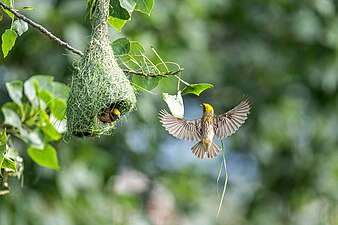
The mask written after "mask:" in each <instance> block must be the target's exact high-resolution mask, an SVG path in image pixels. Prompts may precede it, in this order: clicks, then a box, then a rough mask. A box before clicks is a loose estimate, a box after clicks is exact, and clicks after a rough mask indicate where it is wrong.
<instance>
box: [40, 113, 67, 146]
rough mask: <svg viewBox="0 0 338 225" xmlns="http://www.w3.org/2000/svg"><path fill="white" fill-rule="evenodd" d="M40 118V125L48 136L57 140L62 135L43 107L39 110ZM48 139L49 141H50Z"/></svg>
mask: <svg viewBox="0 0 338 225" xmlns="http://www.w3.org/2000/svg"><path fill="white" fill-rule="evenodd" d="M39 116H40V120H39V121H38V125H37V126H38V127H40V129H41V130H42V131H43V133H44V135H45V136H46V138H48V139H49V140H53V141H57V140H60V138H61V137H62V136H61V134H60V133H59V132H58V131H57V130H56V128H55V127H54V125H53V124H52V123H51V122H50V119H49V116H48V114H47V113H46V111H45V110H43V109H41V110H40V112H39ZM49 140H48V141H49Z"/></svg>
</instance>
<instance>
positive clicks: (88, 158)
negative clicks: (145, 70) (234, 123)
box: [0, 0, 338, 225]
mask: <svg viewBox="0 0 338 225" xmlns="http://www.w3.org/2000/svg"><path fill="white" fill-rule="evenodd" d="M23 4H24V5H25V6H27V5H29V6H32V7H36V8H37V10H35V11H27V12H24V14H25V15H27V16H28V17H30V18H32V19H34V20H35V21H38V22H39V23H41V24H43V25H44V26H45V27H47V28H48V29H49V30H51V31H52V32H53V33H54V34H56V35H57V36H59V37H61V38H62V39H64V40H66V41H67V42H69V43H70V44H71V45H72V46H74V47H76V48H78V49H81V50H84V49H85V46H86V43H87V42H88V41H89V35H90V26H89V22H88V18H86V14H85V13H86V12H85V4H86V1H85V0H72V1H67V0H59V1H58V0H34V1H33V0H27V1H20V0H17V1H16V5H17V8H20V5H23ZM337 10H338V4H337V2H336V1H334V0H307V1H305V0H302V1H294V0H209V1H204V0H180V1H179V0H171V1H164V0H156V1H155V6H154V9H153V12H152V14H151V17H150V18H148V17H147V16H145V15H142V14H140V13H137V12H134V14H133V19H132V21H131V22H128V23H127V24H126V26H125V27H124V29H123V30H122V32H121V33H118V32H117V31H115V30H113V29H111V30H110V31H111V32H110V38H111V40H112V41H113V40H115V39H116V38H119V37H128V38H129V39H130V40H136V41H140V42H141V43H142V44H143V45H144V46H145V48H146V51H148V52H149V53H151V49H150V46H154V47H155V49H156V50H157V51H158V52H159V54H160V55H161V56H162V58H163V59H164V60H167V61H175V62H177V63H179V64H180V65H181V66H182V67H184V68H185V70H184V72H183V78H184V79H186V80H187V81H189V82H191V83H197V82H208V83H212V84H214V88H213V89H210V90H207V91H205V92H204V93H203V94H202V95H201V96H200V97H194V96H185V97H184V101H185V104H186V108H185V112H186V117H187V118H188V119H192V118H197V117H199V116H200V115H201V108H200V107H199V104H200V103H202V102H208V103H210V104H212V105H213V106H214V107H215V110H216V113H219V114H220V113H223V112H225V111H226V110H228V109H230V108H231V107H233V106H235V105H236V104H238V103H239V102H240V100H241V99H242V97H243V95H244V94H247V95H249V96H250V97H251V100H252V105H253V107H252V112H251V114H250V116H249V119H248V121H247V122H246V123H245V124H244V126H243V127H242V128H241V129H240V130H239V131H238V132H237V133H236V134H235V135H234V136H231V137H230V138H227V139H226V140H225V147H226V149H225V150H226V151H225V154H226V158H227V162H228V172H229V184H228V188H227V192H226V195H225V199H224V204H223V207H222V210H221V213H220V215H219V217H218V218H216V212H217V208H218V204H219V199H218V197H217V186H216V178H217V174H218V170H219V167H220V165H221V160H222V159H221V156H219V157H217V158H214V159H206V160H199V159H198V158H196V157H195V156H194V155H192V154H191V152H190V148H191V146H192V145H193V142H185V141H181V140H177V139H175V138H173V137H171V136H170V135H169V134H168V133H167V132H166V131H165V130H164V129H163V128H162V127H161V126H160V123H159V121H158V118H157V113H158V111H159V109H160V108H165V107H166V105H165V103H164V102H163V101H162V100H161V96H160V94H159V93H160V92H161V91H165V92H169V93H171V94H174V92H175V89H176V82H177V80H176V79H174V78H170V79H168V80H167V81H164V82H162V83H161V85H160V87H159V88H157V89H156V90H155V91H154V92H155V93H157V95H153V94H149V93H147V92H139V95H138V106H137V107H138V110H137V111H136V112H133V113H130V114H129V115H128V117H126V118H124V119H123V120H122V122H121V123H120V124H121V125H120V126H119V127H118V128H117V131H116V133H115V135H113V136H107V137H102V138H99V139H85V140H77V139H71V140H68V139H67V140H65V141H62V142H57V143H54V146H55V147H56V149H57V151H58V157H59V160H60V167H61V170H60V171H58V172H55V171H51V170H48V169H44V168H42V167H39V166H37V165H35V164H34V163H33V162H32V161H31V160H30V159H28V157H27V153H26V152H25V146H18V145H19V143H15V144H16V145H17V148H18V149H21V155H22V156H23V157H24V158H25V171H24V182H23V187H21V186H20V182H19V181H17V180H16V179H11V180H10V185H11V193H10V194H8V195H5V196H1V197H0V224H1V225H12V224H15V225H25V224H34V225H40V224H48V225H54V224H55V225H59V224H63V225H72V224H79V225H82V224H83V225H87V224H88V225H89V224H90V225H92V224H103V225H106V224H118V225H120V224H121V225H122V224H135V225H146V224H154V225H167V224H168V225H175V224H183V225H188V224H194V225H208V224H220V225H227V224H229V225H269V224H274V225H279V224H300V225H317V224H318V225H319V224H321V225H327V224H330V225H331V224H332V225H337V224H338V139H337V138H338V128H337V125H338V116H337V111H338V99H337V84H338V73H337V70H338V13H337ZM9 22H10V21H9V19H8V18H7V17H4V20H3V21H1V23H0V32H1V33H3V31H4V30H5V29H7V28H8V27H9ZM149 57H153V56H151V54H149ZM74 60H78V58H77V56H74V54H72V53H70V52H67V51H66V50H65V49H64V48H62V47H60V46H58V45H56V44H55V43H54V42H52V41H51V40H49V39H47V38H46V37H45V36H44V35H42V34H41V33H39V32H38V31H36V30H34V29H32V28H30V29H29V31H28V32H26V33H25V34H24V35H23V36H21V37H19V38H18V40H17V43H16V45H15V47H14V49H13V50H12V52H10V54H9V56H7V58H6V59H1V64H0V92H1V93H0V96H1V98H0V103H1V104H2V103H4V102H6V101H8V99H9V98H8V95H7V93H6V91H5V82H8V81H11V80H15V79H21V80H26V79H28V78H29V77H30V76H32V75H35V74H48V75H54V76H55V79H56V80H57V81H61V82H64V83H68V82H69V81H70V78H71V75H72V73H73V71H72V70H73V69H72V64H73V62H74ZM223 181H224V176H222V179H221V183H222V182H223ZM220 188H221V186H220Z"/></svg>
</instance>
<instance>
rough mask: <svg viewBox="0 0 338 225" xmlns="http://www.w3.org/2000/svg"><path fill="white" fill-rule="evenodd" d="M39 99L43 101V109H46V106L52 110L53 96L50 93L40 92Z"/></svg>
mask: <svg viewBox="0 0 338 225" xmlns="http://www.w3.org/2000/svg"><path fill="white" fill-rule="evenodd" d="M39 98H40V99H41V100H42V101H43V102H41V101H40V104H41V106H42V108H43V109H45V108H46V106H48V107H50V108H52V107H53V106H52V104H53V102H52V101H53V96H52V94H51V93H50V92H49V91H45V90H40V91H39Z"/></svg>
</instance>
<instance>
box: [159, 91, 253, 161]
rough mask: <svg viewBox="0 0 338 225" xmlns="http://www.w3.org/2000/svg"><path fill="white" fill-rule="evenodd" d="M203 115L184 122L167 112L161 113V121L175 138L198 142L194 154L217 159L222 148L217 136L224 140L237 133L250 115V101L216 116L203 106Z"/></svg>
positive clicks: (210, 109)
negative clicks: (215, 138) (216, 141)
mask: <svg viewBox="0 0 338 225" xmlns="http://www.w3.org/2000/svg"><path fill="white" fill-rule="evenodd" d="M202 106H203V115H202V118H201V119H196V120H184V119H180V118H177V117H174V116H172V115H171V114H170V113H168V112H167V111H166V110H163V109H162V110H161V111H160V114H159V115H160V117H159V118H160V121H161V123H162V125H163V126H164V128H165V129H166V130H167V131H168V132H169V133H170V134H171V135H173V136H174V137H176V138H180V139H183V140H186V141H198V142H197V143H196V144H195V145H194V146H193V147H192V148H191V150H192V153H193V154H194V155H196V156H197V157H198V158H200V159H203V158H204V155H205V154H206V155H207V157H208V158H213V157H215V156H216V155H217V154H218V153H219V151H220V150H221V147H220V146H219V145H217V144H216V143H215V142H213V138H214V136H215V135H216V137H217V138H219V139H222V138H225V137H228V136H230V135H231V134H233V133H235V132H236V131H237V130H238V129H239V127H240V126H241V125H242V124H243V123H244V122H245V120H246V119H247V118H248V114H249V113H250V109H251V106H250V101H249V99H248V98H246V99H244V100H243V101H242V102H241V103H239V105H238V106H236V107H234V108H233V109H231V110H229V111H228V112H226V113H224V114H221V115H219V116H218V115H215V114H214V109H213V107H212V106H211V105H210V104H206V103H204V104H202Z"/></svg>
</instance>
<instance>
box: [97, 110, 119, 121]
mask: <svg viewBox="0 0 338 225" xmlns="http://www.w3.org/2000/svg"><path fill="white" fill-rule="evenodd" d="M120 117H121V112H120V110H118V109H117V108H110V107H107V108H105V109H103V110H102V111H101V112H100V114H98V115H97V118H98V119H99V120H100V121H101V122H103V123H112V122H114V121H116V120H118V119H120Z"/></svg>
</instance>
